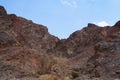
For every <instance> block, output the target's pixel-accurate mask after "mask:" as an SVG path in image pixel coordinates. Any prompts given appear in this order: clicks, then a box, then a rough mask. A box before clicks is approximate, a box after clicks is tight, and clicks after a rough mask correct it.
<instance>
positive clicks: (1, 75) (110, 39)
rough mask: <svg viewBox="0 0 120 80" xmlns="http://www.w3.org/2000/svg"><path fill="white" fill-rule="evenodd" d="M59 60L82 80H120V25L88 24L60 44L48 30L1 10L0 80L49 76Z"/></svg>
mask: <svg viewBox="0 0 120 80" xmlns="http://www.w3.org/2000/svg"><path fill="white" fill-rule="evenodd" d="M56 57H57V58H65V59H66V61H65V63H66V64H64V66H67V68H68V69H70V71H76V72H77V73H78V75H79V77H80V76H81V74H82V75H88V76H90V77H97V78H99V77H102V78H104V79H105V80H114V79H120V21H118V22H117V23H116V24H115V25H114V26H106V27H99V26H97V25H95V24H92V23H89V24H88V26H86V27H85V28H83V29H82V30H78V31H75V32H74V33H72V34H71V35H70V36H69V38H67V39H62V40H60V39H59V38H57V37H55V36H53V35H51V34H49V32H48V29H47V27H45V26H43V25H39V24H35V23H33V22H32V21H31V20H27V19H25V18H22V17H18V16H16V15H15V14H7V12H6V10H5V9H4V7H2V6H0V80H6V78H7V77H8V78H10V77H12V78H16V79H19V78H24V77H30V76H32V77H31V78H37V77H38V76H39V75H44V74H50V73H51V67H53V66H51V64H53V63H54V64H55V63H58V62H56V59H54V58H56ZM59 60H60V61H59V62H60V63H61V62H64V61H63V60H61V59H59ZM48 64H49V66H48ZM57 66H58V65H57ZM58 67H59V66H58ZM59 68H61V66H60V67H59ZM63 68H64V67H62V69H60V70H59V71H60V72H61V71H63V70H64V69H63ZM55 69H56V68H55ZM63 72H64V71H63ZM68 72H69V71H68ZM58 73H59V72H58ZM64 73H65V72H64ZM50 75H51V74H50ZM55 76H56V75H55ZM57 77H58V76H57ZM80 79H81V78H80ZM21 80H22V79H21ZM23 80H24V79H23ZM37 80H38V79H37ZM72 80H79V78H78V79H72ZM83 80H84V79H83Z"/></svg>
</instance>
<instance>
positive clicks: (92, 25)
mask: <svg viewBox="0 0 120 80" xmlns="http://www.w3.org/2000/svg"><path fill="white" fill-rule="evenodd" d="M88 27H98V26H97V25H95V24H93V23H88Z"/></svg>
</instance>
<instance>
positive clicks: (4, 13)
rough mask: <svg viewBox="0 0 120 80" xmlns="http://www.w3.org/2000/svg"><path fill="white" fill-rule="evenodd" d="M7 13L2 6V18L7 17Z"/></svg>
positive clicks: (0, 10) (0, 11)
mask: <svg viewBox="0 0 120 80" xmlns="http://www.w3.org/2000/svg"><path fill="white" fill-rule="evenodd" d="M6 15H7V12H6V10H5V8H4V7H3V6H0V17H5V16H6Z"/></svg>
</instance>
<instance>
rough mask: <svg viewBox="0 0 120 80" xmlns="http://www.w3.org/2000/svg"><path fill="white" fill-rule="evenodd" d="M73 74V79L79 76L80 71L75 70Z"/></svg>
mask: <svg viewBox="0 0 120 80" xmlns="http://www.w3.org/2000/svg"><path fill="white" fill-rule="evenodd" d="M71 76H72V78H73V79H75V78H77V77H79V75H78V73H77V72H75V71H73V72H72V73H71Z"/></svg>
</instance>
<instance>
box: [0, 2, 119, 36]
mask: <svg viewBox="0 0 120 80" xmlns="http://www.w3.org/2000/svg"><path fill="white" fill-rule="evenodd" d="M0 5H3V6H4V7H5V8H6V10H7V12H8V13H9V14H11V13H14V14H16V15H17V16H22V17H25V18H27V19H29V20H32V21H33V22H35V23H38V24H43V25H45V26H47V27H48V29H49V32H50V33H51V34H53V35H55V36H58V37H59V38H67V37H68V36H69V35H70V34H71V33H72V32H74V31H76V30H80V29H82V28H83V27H85V26H87V24H88V23H96V24H98V25H101V26H104V25H108V24H109V25H113V24H114V23H115V22H116V21H118V20H120V0H0Z"/></svg>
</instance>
